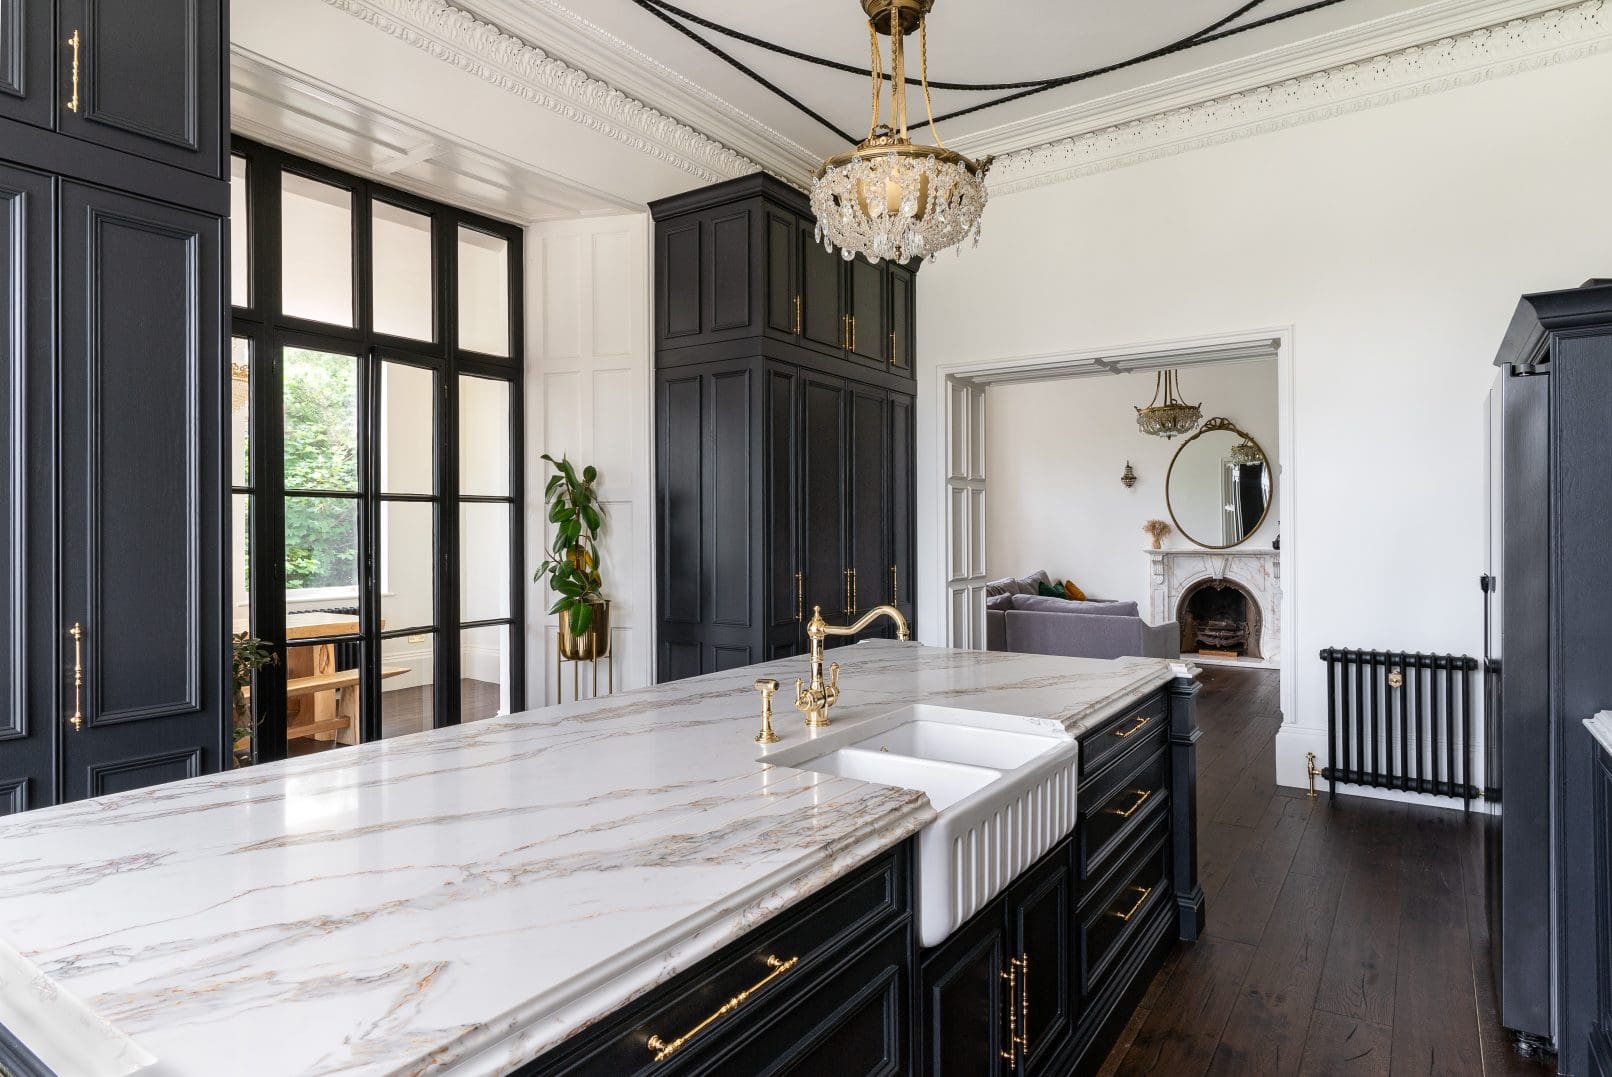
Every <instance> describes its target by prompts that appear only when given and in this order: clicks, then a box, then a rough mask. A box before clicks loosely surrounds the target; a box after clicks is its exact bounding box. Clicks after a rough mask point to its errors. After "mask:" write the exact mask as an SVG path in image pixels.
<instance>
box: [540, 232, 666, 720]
mask: <svg viewBox="0 0 1612 1077" xmlns="http://www.w3.org/2000/svg"><path fill="white" fill-rule="evenodd" d="M526 265H527V267H526V280H527V298H526V324H527V347H526V355H527V367H526V423H527V428H526V534H527V544H528V551H527V564H528V565H529V566H530V567H531V568H533V569H535V568H536V567H537V566H538V565H539V564H541V563H542V561H543V553H544V550H546V549H547V548H548V543H549V541H550V540H551V537H552V535H551V532H550V526H549V524H548V517H547V513H546V512H545V510H544V507H543V487H544V485H545V484H546V483H547V482H548V476H549V475H550V474H552V473H553V472H552V470H551V469H550V467H549V465H548V464H547V463H546V462H544V461H543V460H542V459H541V457H542V455H543V454H544V453H545V452H546V453H548V454H550V455H552V456H555V457H559V456H561V455H569V456H570V458H571V461H572V462H573V463H574V464H577V465H579V466H580V465H586V464H592V465H593V466H595V467H597V468H598V469H599V493H600V497H601V499H602V501H603V502H604V507H605V524H604V527H603V529H602V531H601V535H600V569H601V573H602V575H603V576H604V591H605V596H606V597H607V598H609V599H610V600H611V626H610V627H611V639H612V648H613V650H614V652H615V656H616V658H615V661H616V688H617V690H618V691H619V690H620V689H621V688H623V687H627V688H636V687H641V686H643V685H646V684H649V683H651V682H652V680H653V676H654V663H653V660H652V659H653V653H652V651H651V644H652V639H651V637H652V635H653V631H654V623H655V622H654V521H655V499H654V487H655V476H654V469H653V458H652V456H651V441H650V433H651V416H650V400H651V399H652V392H651V389H652V377H653V374H652V371H651V366H650V345H649V328H648V327H649V302H650V299H649V296H650V291H649V286H650V269H649V215H648V214H647V213H634V214H621V215H612V216H603V217H589V218H585V219H583V220H577V221H565V222H554V223H547V224H538V225H534V226H532V227H530V228H528V229H527V232H526ZM527 586H528V592H527V599H526V602H527V606H526V608H527V617H526V620H527V633H526V648H527V676H528V683H529V686H530V687H529V689H528V692H527V705H528V706H532V707H537V706H542V705H543V704H545V703H553V702H555V694H554V685H553V684H551V683H550V682H551V681H552V680H553V679H554V654H555V646H556V643H555V638H556V635H557V632H558V620H557V619H556V618H554V617H550V616H548V615H547V612H546V611H547V610H548V608H549V607H550V606H551V605H553V602H554V596H553V595H552V593H551V592H550V591H549V589H548V586H547V584H535V583H528V585H527ZM566 680H567V682H569V681H570V673H569V672H568V673H567V674H566ZM587 680H588V677H587V674H586V673H585V674H584V676H583V681H584V682H585V683H584V684H583V686H582V694H583V695H584V696H587V695H588V693H589V684H588V683H586V682H587ZM600 691H601V693H602V692H603V691H604V671H603V670H601V671H600ZM565 697H566V699H570V698H571V688H570V685H569V683H567V685H566V686H565Z"/></svg>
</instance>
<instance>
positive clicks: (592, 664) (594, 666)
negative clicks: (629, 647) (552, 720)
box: [554, 642, 616, 706]
mask: <svg viewBox="0 0 1612 1077" xmlns="http://www.w3.org/2000/svg"><path fill="white" fill-rule="evenodd" d="M600 662H605V663H608V665H607V666H606V667H605V695H607V696H613V695H615V694H616V656H615V653H614V650H613V648H611V647H610V646H609V645H608V644H607V645H606V646H605V649H604V653H603V654H596V655H593V656H592V657H591V658H567V657H565V652H564V651H562V650H561V649H560V646H559V644H558V643H557V642H556V644H555V645H554V703H555V705H556V706H558V705H559V704H561V703H564V702H565V667H566V666H570V667H571V701H572V702H573V703H574V702H576V701H577V700H579V699H581V698H582V670H581V667H582V666H583V665H584V664H585V665H587V666H588V667H589V669H590V670H591V671H592V676H593V698H595V699H597V698H598V697H599V663H600Z"/></svg>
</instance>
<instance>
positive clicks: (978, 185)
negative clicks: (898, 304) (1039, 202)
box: [812, 0, 991, 265]
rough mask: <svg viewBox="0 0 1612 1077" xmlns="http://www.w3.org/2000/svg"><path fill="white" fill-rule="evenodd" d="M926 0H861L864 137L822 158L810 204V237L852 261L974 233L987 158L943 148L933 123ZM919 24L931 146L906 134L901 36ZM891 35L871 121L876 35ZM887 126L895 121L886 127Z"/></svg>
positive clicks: (896, 257) (910, 254)
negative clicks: (866, 100)
mask: <svg viewBox="0 0 1612 1077" xmlns="http://www.w3.org/2000/svg"><path fill="white" fill-rule="evenodd" d="M933 5H934V0H862V10H863V11H865V12H866V13H867V16H868V44H869V47H870V51H871V54H872V62H871V67H870V71H871V74H872V76H873V106H872V111H873V115H872V119H871V120H870V121H869V123H868V137H867V138H865V139H863V140H862V142H860V143H859V144H858V145H857V147H856V149H854V150H850V151H849V152H846V153H842V154H839V155H838V156H836V157H830V158H829V159H828V160H827V161H825V162H823V167H822V168H820V169H818V170H817V176H816V177H815V178H814V179H813V180H812V212H813V213H814V214H815V215H816V217H817V238H818V240H819V241H820V242H821V243H822V244H823V246H824V247H825V248H827V249H828V250H829V251H833V250H834V248H835V247H836V246H837V247H839V249H840V257H842V258H844V259H845V260H846V261H850V260H851V259H852V258H855V257H856V256H857V255H858V254H863V255H866V256H867V257H868V258H869V260H871V261H874V262H877V261H878V260H879V259H881V258H889V259H891V260H893V261H895V262H897V263H900V264H902V265H905V264H906V263H907V261H908V260H909V259H912V258H921V257H924V256H925V255H931V254H936V253H938V252H940V251H942V250H945V249H946V248H947V247H950V246H953V245H954V244H957V243H961V242H962V241H963V240H964V239H967V238H969V237H970V236H972V237H973V239H974V242H975V244H976V245H977V244H978V243H979V237H980V214H981V213H982V212H984V210H985V197H986V194H985V171H986V169H988V168H990V166H991V158H989V157H986V158H982V159H981V160H979V161H971V160H969V159H968V158H967V157H964V156H963V155H962V154H960V153H955V152H953V151H952V150H949V149H947V148H946V146H945V144H944V143H942V142H941V140H940V132H938V131H936V130H935V115H934V110H933V109H932V108H931V106H930V104H929V47H928V36H927V33H926V31H925V28H924V23H925V17H926V16H927V15H928V14H929V9H930V8H931V7H932V6H933ZM914 29H916V30H917V31H918V57H919V59H918V71H919V79H920V82H921V85H922V86H923V94H924V111H925V112H926V113H927V114H928V115H929V130H930V131H931V132H932V133H933V134H934V136H935V145H933V146H923V145H919V144H917V143H915V142H913V141H912V140H911V139H910V138H908V137H907V73H906V56H905V52H904V50H903V46H902V41H903V39H904V38H905V36H906V35H907V34H910V33H911V32H912V31H913V30H914ZM880 34H884V35H886V36H888V37H889V38H890V120H891V123H890V124H885V123H881V122H880V119H879V110H880V98H881V96H882V90H883V83H884V58H883V56H882V55H881V54H880V50H879V35H880ZM892 124H893V126H892Z"/></svg>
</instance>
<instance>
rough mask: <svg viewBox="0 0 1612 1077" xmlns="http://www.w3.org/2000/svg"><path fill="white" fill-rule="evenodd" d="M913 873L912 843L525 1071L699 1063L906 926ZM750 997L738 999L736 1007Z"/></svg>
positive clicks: (614, 1073) (680, 1069) (627, 1069)
mask: <svg viewBox="0 0 1612 1077" xmlns="http://www.w3.org/2000/svg"><path fill="white" fill-rule="evenodd" d="M907 870H908V869H907V855H906V846H902V847H901V848H898V849H895V850H892V851H891V852H890V853H889V854H886V855H885V856H883V857H881V858H880V859H879V860H877V861H875V862H874V863H873V864H870V865H868V866H867V867H865V868H863V869H861V870H860V871H858V872H856V873H854V874H853V875H851V876H849V877H847V878H846V879H843V880H840V881H839V882H836V883H834V884H833V885H832V886H831V887H830V888H829V890H828V891H827V892H825V893H823V894H820V895H817V896H815V897H813V898H811V899H809V900H808V901H807V902H806V904H805V905H803V906H801V907H800V908H799V909H796V910H791V911H790V912H786V913H784V914H783V915H782V916H780V917H778V918H777V919H775V920H774V921H773V922H772V923H769V924H763V925H761V926H760V927H759V928H757V929H756V931H755V932H753V933H752V934H751V935H748V936H746V937H745V938H744V939H743V940H741V942H740V944H737V945H734V946H730V947H729V948H728V949H726V950H723V951H721V952H719V953H717V954H715V955H714V956H712V957H711V958H709V959H707V960H706V961H704V962H702V963H701V964H699V965H697V966H695V967H694V968H693V969H691V970H689V971H688V972H685V973H683V974H682V975H680V976H678V977H677V978H675V979H673V980H671V981H670V982H668V983H666V984H665V985H663V986H661V987H659V988H656V989H655V991H654V992H652V993H651V994H650V995H648V996H646V997H645V998H643V999H640V1000H639V1001H638V1002H636V1003H631V1004H629V1005H628V1006H627V1007H626V1008H625V1009H623V1010H622V1011H621V1012H620V1014H619V1015H617V1016H615V1017H612V1018H607V1019H606V1021H605V1022H601V1024H600V1025H597V1026H594V1027H593V1028H591V1029H587V1030H584V1031H583V1032H581V1033H579V1034H578V1035H577V1036H575V1037H573V1038H572V1039H571V1040H570V1041H568V1042H566V1043H565V1044H562V1045H561V1046H559V1047H558V1048H556V1049H555V1050H554V1051H552V1052H550V1053H549V1054H548V1055H545V1056H544V1057H543V1058H541V1059H538V1060H537V1062H535V1063H533V1064H532V1066H531V1067H530V1068H529V1069H527V1070H525V1071H523V1072H525V1073H528V1074H539V1073H541V1074H549V1073H566V1074H573V1073H574V1074H583V1073H587V1074H609V1075H611V1077H618V1075H622V1074H635V1073H653V1074H663V1073H685V1072H690V1070H691V1067H692V1068H693V1069H698V1067H699V1066H700V1065H703V1062H702V1059H708V1058H709V1057H710V1055H711V1052H712V1051H717V1050H722V1049H725V1047H726V1045H729V1044H731V1043H733V1042H734V1038H735V1037H743V1036H745V1035H746V1034H747V1030H748V1029H752V1028H754V1027H755V1025H756V1022H757V1021H759V1020H765V1019H766V1015H767V1014H768V1013H771V1012H775V1011H776V1007H777V1006H778V1005H779V1004H780V999H781V998H782V997H784V996H787V995H789V994H791V993H792V992H794V991H795V990H797V987H798V985H800V984H803V983H805V982H806V981H808V980H812V979H815V978H817V977H818V976H819V975H820V974H821V973H822V972H823V970H824V969H825V968H827V967H829V966H830V965H831V964H832V963H833V962H835V961H837V960H841V959H842V958H843V955H844V953H845V952H848V951H849V950H852V949H854V948H855V947H856V946H858V945H861V944H863V943H864V942H865V940H866V939H867V938H868V937H869V936H870V935H873V934H876V933H877V932H879V931H882V930H884V929H886V928H888V927H890V926H891V925H894V924H898V923H901V922H902V920H903V918H904V917H905V916H906V915H907V913H908V911H909V910H908V901H907V894H908V883H907ZM741 996H742V999H743V1001H742V1002H740V1003H739V1004H738V1005H735V1006H728V1005H727V1004H728V1003H729V1002H730V1001H731V1000H733V999H736V998H740V997H741ZM651 1039H654V1040H655V1041H656V1046H655V1048H654V1049H651V1047H650V1041H651ZM679 1041H682V1042H681V1043H679ZM674 1045H675V1046H674ZM668 1047H671V1048H672V1050H670V1051H668V1050H667V1048H668Z"/></svg>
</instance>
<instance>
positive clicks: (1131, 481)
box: [1119, 460, 1136, 490]
mask: <svg viewBox="0 0 1612 1077" xmlns="http://www.w3.org/2000/svg"><path fill="white" fill-rule="evenodd" d="M1119 481H1120V482H1121V483H1122V484H1124V486H1125V489H1127V490H1129V489H1130V488H1131V487H1133V486H1135V485H1136V472H1135V471H1132V470H1131V462H1130V461H1129V460H1127V461H1125V470H1124V471H1123V472H1122V473H1121V474H1120V477H1119Z"/></svg>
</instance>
